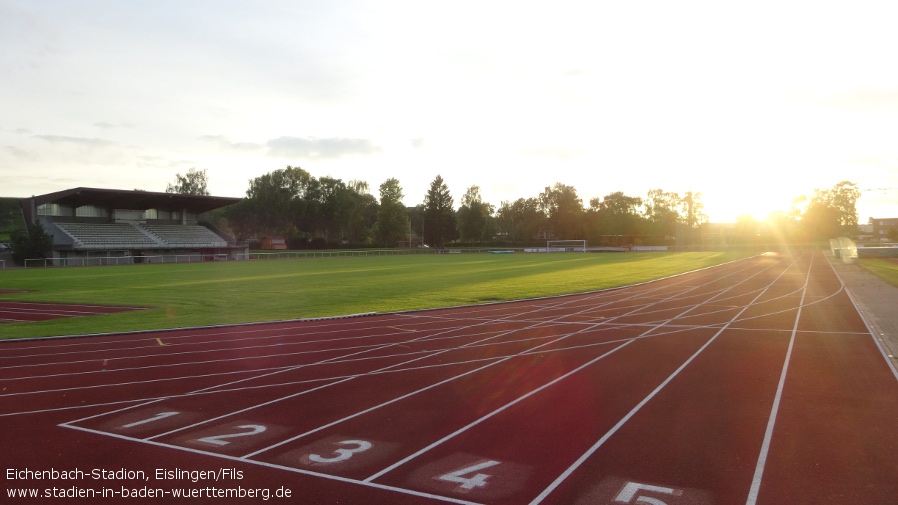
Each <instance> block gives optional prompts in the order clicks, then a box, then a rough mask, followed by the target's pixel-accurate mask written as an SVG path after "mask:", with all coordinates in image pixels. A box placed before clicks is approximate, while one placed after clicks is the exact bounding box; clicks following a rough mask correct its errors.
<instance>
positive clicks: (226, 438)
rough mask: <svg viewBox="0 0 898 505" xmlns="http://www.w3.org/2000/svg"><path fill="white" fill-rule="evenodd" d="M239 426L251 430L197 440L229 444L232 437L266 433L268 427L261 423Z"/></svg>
mask: <svg viewBox="0 0 898 505" xmlns="http://www.w3.org/2000/svg"><path fill="white" fill-rule="evenodd" d="M237 428H240V429H243V430H249V431H244V432H238V433H227V434H225V435H215V436H212V437H203V438H199V439H197V442H204V443H207V444H213V445H228V444H230V443H231V440H230V439H232V438H239V437H251V436H253V435H258V434H260V433H264V432H265V430H267V429H268V428H266V427H265V426H262V425H261V424H242V425H240V426H237Z"/></svg>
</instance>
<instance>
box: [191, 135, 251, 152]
mask: <svg viewBox="0 0 898 505" xmlns="http://www.w3.org/2000/svg"><path fill="white" fill-rule="evenodd" d="M200 140H202V141H204V142H210V143H213V144H215V145H216V146H218V147H219V148H221V149H226V150H229V151H241V152H253V151H261V150H262V149H264V148H265V146H263V145H262V144H256V143H253V142H231V141H230V140H228V139H227V138H226V137H225V136H224V135H203V136H202V137H200Z"/></svg>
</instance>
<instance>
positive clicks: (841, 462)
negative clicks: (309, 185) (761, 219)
mask: <svg viewBox="0 0 898 505" xmlns="http://www.w3.org/2000/svg"><path fill="white" fill-rule="evenodd" d="M0 360H2V361H0V366H2V372H0V381H2V392H0V399H2V400H0V428H2V432H3V434H4V446H5V447H4V449H3V455H2V458H3V462H4V467H5V469H6V471H7V474H6V477H7V479H6V481H5V485H6V489H4V490H2V492H3V493H4V494H3V495H2V496H3V498H0V501H4V500H7V501H9V502H10V503H20V502H25V501H27V500H24V499H16V500H15V501H13V500H8V499H7V497H8V494H7V493H9V492H10V490H16V489H20V488H21V489H25V488H38V489H39V490H40V491H41V492H46V491H48V490H49V489H50V488H54V487H57V488H60V489H68V490H70V491H69V492H70V493H71V494H72V495H74V494H77V493H81V494H82V496H87V494H86V493H88V492H93V493H99V492H102V490H103V489H104V488H105V489H106V493H107V494H106V497H105V499H104V498H100V497H99V496H100V495H99V494H95V497H94V498H90V499H84V500H77V499H74V500H73V499H69V500H67V502H73V501H74V502H78V501H82V502H84V503H103V502H104V501H105V502H109V503H116V502H130V501H126V500H124V499H122V496H123V493H122V491H123V488H124V490H125V491H126V494H128V495H129V496H130V493H133V492H137V491H141V490H143V491H142V492H143V493H144V494H147V493H153V492H158V493H161V494H158V495H157V496H156V498H155V499H153V500H147V502H150V501H152V502H155V503H160V502H174V501H177V500H176V499H174V498H173V497H172V494H171V492H172V491H171V490H172V489H174V488H179V489H196V490H199V489H201V488H210V487H213V488H222V489H224V488H228V489H232V490H233V489H235V488H239V489H242V490H243V491H242V492H243V493H244V494H246V493H249V492H250V491H248V490H260V491H257V492H259V493H261V492H263V491H264V490H269V491H270V492H271V493H272V497H271V499H270V501H272V502H274V503H278V502H281V503H344V504H345V503H366V504H370V503H408V504H412V503H415V504H418V503H434V504H436V503H497V504H528V503H530V504H537V503H545V504H550V503H552V504H560V503H563V504H593V505H604V504H621V503H630V504H643V505H645V504H648V505H658V504H667V505H685V504H688V505H707V504H727V505H728V504H743V503H744V504H754V503H757V504H797V503H813V504H824V503H842V504H866V505H869V504H886V503H896V502H898V478H896V477H898V430H895V429H894V427H893V423H894V421H895V420H896V419H898V374H896V371H895V370H894V369H893V368H892V367H891V365H890V363H889V362H888V360H887V359H886V358H885V357H884V355H883V353H882V350H881V349H880V347H879V345H878V344H877V341H876V340H875V338H874V337H873V336H872V335H871V333H870V331H869V330H868V328H867V326H866V324H865V323H864V321H863V319H862V318H861V316H860V315H859V314H858V312H857V309H856V308H855V306H854V304H853V302H852V300H851V299H850V296H849V294H848V293H847V292H846V290H845V289H844V286H843V285H842V283H841V281H840V280H839V278H838V277H837V276H836V274H835V272H834V271H833V270H832V268H831V267H830V266H829V265H828V264H827V262H826V260H825V259H824V258H823V256H822V255H820V254H807V255H804V256H801V257H797V258H792V257H786V256H763V257H758V258H753V259H750V260H745V261H740V262H735V263H731V264H727V265H723V266H720V267H715V268H711V269H707V270H702V271H699V272H694V273H691V274H687V275H682V276H677V277H673V278H670V279H665V280H662V281H658V282H652V283H647V284H643V285H639V286H633V287H630V288H626V289H618V290H610V291H604V292H598V293H592V294H586V295H578V296H570V297H561V298H551V299H542V300H534V301H527V302H520V303H509V304H497V305H486V306H477V307H469V308H456V309H448V310H439V311H425V312H412V313H401V314H387V315H378V316H370V317H358V318H347V319H333V320H320V321H302V322H287V323H277V324H264V325H251V326H242V327H227V328H215V329H196V330H181V331H169V332H160V333H143V334H131V335H112V336H103V337H89V338H78V339H67V340H53V341H30V342H14V343H6V344H3V345H2V346H0ZM9 469H13V470H15V471H16V472H18V473H13V474H10V473H9ZM51 469H55V470H57V471H68V472H71V471H73V470H81V471H84V472H91V471H92V470H94V469H98V470H102V469H106V470H115V471H122V470H124V471H125V472H130V473H125V474H122V473H119V474H114V475H113V478H111V479H105V480H104V479H102V478H101V479H99V480H96V479H92V478H90V475H89V474H88V475H87V476H86V477H83V478H76V479H73V480H65V481H64V480H61V479H60V477H61V475H54V474H50V475H48V476H47V475H45V477H47V478H46V479H45V480H39V479H38V478H37V477H38V475H35V474H27V473H22V470H33V471H46V470H51ZM157 470H164V471H169V472H171V473H169V474H166V473H165V472H163V473H162V474H158V473H157ZM207 470H208V471H210V472H209V473H207V474H198V473H196V472H197V471H207ZM184 471H188V472H193V473H188V474H184V473H183V472H184ZM179 472H181V473H179ZM166 475H171V476H175V478H174V479H161V478H157V477H160V476H163V477H164V476H166ZM73 476H74V477H81V476H79V475H77V474H75V475H73ZM213 476H214V477H216V478H218V480H217V481H215V480H213ZM10 477H20V478H16V479H11V478H10ZM54 477H56V478H54ZM177 477H181V478H180V479H178V478H177ZM237 477H240V478H237ZM194 481H195V482H194ZM278 490H280V493H281V494H285V490H289V491H290V494H291V498H290V499H289V500H288V499H279V498H277V497H275V493H277V492H278ZM109 492H111V493H112V494H111V495H110V494H108V493H109ZM197 492H200V491H197ZM202 492H204V493H210V491H208V489H207V490H206V491H202ZM240 492H241V491H237V493H238V494H237V495H238V496H239V493H240ZM206 496H208V495H206ZM129 500H131V499H130V498H129ZM138 501H140V500H138ZM251 501H261V500H260V499H258V498H257V499H255V500H252V499H251V498H246V499H240V498H233V499H227V498H208V499H205V500H200V501H197V503H199V502H204V503H231V502H234V503H240V502H251Z"/></svg>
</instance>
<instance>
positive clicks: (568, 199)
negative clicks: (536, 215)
mask: <svg viewBox="0 0 898 505" xmlns="http://www.w3.org/2000/svg"><path fill="white" fill-rule="evenodd" d="M539 204H540V210H542V212H543V213H544V214H545V215H546V216H547V217H548V224H549V228H550V230H551V232H552V234H553V235H554V237H555V238H557V239H561V240H564V239H582V238H583V237H584V230H583V214H584V209H583V201H582V200H581V199H580V197H578V196H577V190H576V189H574V187H573V186H565V185H564V184H561V183H560V182H556V183H555V185H554V186H553V187H551V188H550V187H548V186H547V187H546V190H545V191H543V192H542V193H540V195H539Z"/></svg>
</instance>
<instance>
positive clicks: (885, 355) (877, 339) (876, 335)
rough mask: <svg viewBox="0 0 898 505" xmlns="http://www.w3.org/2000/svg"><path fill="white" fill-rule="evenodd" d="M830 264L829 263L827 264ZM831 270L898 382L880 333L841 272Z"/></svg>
mask: <svg viewBox="0 0 898 505" xmlns="http://www.w3.org/2000/svg"><path fill="white" fill-rule="evenodd" d="M827 263H829V262H827ZM829 268H830V269H832V271H833V273H834V274H836V277H837V278H838V279H839V282H840V283H842V289H844V290H845V294H847V295H848V299H849V300H851V304H852V305H854V310H856V311H857V313H858V315H860V316H861V320H863V321H864V326H866V327H867V333H866V334H865V335H868V336H869V337H870V338H872V339H873V343H874V344H876V347H877V348H879V352H880V353H881V354H882V357H883V359H884V360H885V361H886V363H888V365H889V369H890V370H891V371H892V375H894V376H895V380H898V367H896V365H895V363H894V361H892V360H891V359H890V358H891V357H892V356H890V354H889V351H888V350H887V349H886V348H885V346H884V345H883V343H882V341H881V336H880V332H879V331H877V330H876V328H875V326H874V325H873V324H872V323H871V321H870V319H869V318H868V317H867V315H866V314H864V311H863V310H861V307H860V305H858V302H857V299H855V297H854V294H852V292H851V290H850V289H848V286H846V285H845V281H844V280H842V276H841V275H839V272H838V271H837V270H836V269H835V268H834V267H833V266H832V264H831V263H830V264H829Z"/></svg>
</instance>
